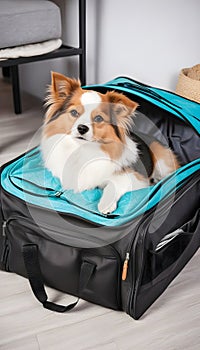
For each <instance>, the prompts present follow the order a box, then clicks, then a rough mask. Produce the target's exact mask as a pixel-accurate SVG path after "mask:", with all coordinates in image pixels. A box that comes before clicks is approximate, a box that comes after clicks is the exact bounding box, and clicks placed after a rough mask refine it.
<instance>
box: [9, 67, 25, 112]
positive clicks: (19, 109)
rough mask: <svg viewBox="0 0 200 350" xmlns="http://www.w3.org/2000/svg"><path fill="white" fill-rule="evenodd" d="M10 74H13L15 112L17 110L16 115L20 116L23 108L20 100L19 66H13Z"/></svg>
mask: <svg viewBox="0 0 200 350" xmlns="http://www.w3.org/2000/svg"><path fill="white" fill-rule="evenodd" d="M10 73H11V79H12V89H13V102H14V110H15V114H20V113H21V112H22V107H21V98H20V86H19V71H18V65H16V66H11V67H10Z"/></svg>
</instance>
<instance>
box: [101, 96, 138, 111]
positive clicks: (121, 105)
mask: <svg viewBox="0 0 200 350" xmlns="http://www.w3.org/2000/svg"><path fill="white" fill-rule="evenodd" d="M106 97H107V99H108V102H109V103H112V104H115V106H113V107H115V111H116V112H117V113H118V114H126V115H127V114H128V115H133V113H134V112H135V110H136V108H137V107H138V103H137V102H135V101H132V100H130V98H128V97H126V96H125V95H123V94H122V93H118V92H115V91H108V92H107V93H106Z"/></svg>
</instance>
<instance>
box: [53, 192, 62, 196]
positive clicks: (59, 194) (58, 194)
mask: <svg viewBox="0 0 200 350" xmlns="http://www.w3.org/2000/svg"><path fill="white" fill-rule="evenodd" d="M62 194H63V191H57V192H56V193H55V196H56V197H60V196H61V195H62Z"/></svg>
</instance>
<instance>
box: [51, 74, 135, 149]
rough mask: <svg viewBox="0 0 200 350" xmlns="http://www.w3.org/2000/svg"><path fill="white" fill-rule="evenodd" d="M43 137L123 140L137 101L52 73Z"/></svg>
mask: <svg viewBox="0 0 200 350" xmlns="http://www.w3.org/2000/svg"><path fill="white" fill-rule="evenodd" d="M46 105H47V107H48V109H47V113H46V118H45V124H44V137H50V136H53V135H55V134H59V133H62V134H63V133H66V134H70V135H71V136H72V137H73V138H76V139H77V141H78V140H80V142H83V141H88V142H99V143H100V144H102V145H103V144H104V145H106V144H110V143H112V142H117V143H123V142H124V140H125V135H126V134H127V131H128V129H129V128H130V125H131V123H132V117H133V114H134V111H135V109H136V108H137V106H138V104H137V103H136V102H134V101H131V100H130V99H129V98H127V97H126V96H124V95H123V94H121V93H117V92H114V91H108V92H107V93H105V94H101V93H99V92H96V91H92V90H85V89H82V88H81V86H80V82H79V81H78V80H75V79H70V78H67V77H65V76H64V75H62V74H59V73H54V72H53V73H52V82H51V85H50V88H49V95H48V97H47V102H46Z"/></svg>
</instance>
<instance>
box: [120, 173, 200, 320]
mask: <svg viewBox="0 0 200 350" xmlns="http://www.w3.org/2000/svg"><path fill="white" fill-rule="evenodd" d="M198 181H199V178H197V180H196V181H194V182H192V184H191V185H190V186H189V187H188V188H187V191H189V190H190V189H191V188H192V187H193V186H194V185H195V184H196V183H197V182H198ZM179 191H180V189H178V190H177V193H178V192H179ZM187 191H186V192H187ZM179 199H180V198H179ZM174 203H175V202H174ZM152 209H153V208H152ZM152 209H151V211H152V212H151V213H149V215H148V216H147V217H145V218H144V219H143V220H141V221H140V223H139V225H138V227H137V229H136V234H135V236H134V239H133V240H131V241H130V243H129V245H128V248H127V252H126V257H125V260H124V265H123V266H125V267H124V269H125V272H124V277H127V273H128V262H129V260H130V257H131V253H132V249H133V246H134V243H135V244H136V243H137V237H138V236H139V233H140V232H141V234H140V238H141V241H143V242H144V239H145V236H146V230H142V231H141V225H142V226H143V227H144V224H146V225H145V227H146V228H147V227H148V222H150V221H151V218H152V216H153V215H154V214H155V212H154V210H152ZM162 210H163V207H162ZM138 232H139V233H138ZM140 258H141V260H140V262H139V265H140V266H142V265H143V261H144V250H143V251H142V252H141V256H140ZM140 275H141V274H140ZM122 276H123V274H122ZM125 279H126V278H125ZM125 279H123V281H125ZM138 281H139V279H138V280H137V281H135V283H132V288H130V292H129V295H128V297H127V300H128V303H127V304H128V305H127V308H126V312H127V313H128V314H130V311H131V301H132V298H133V293H134V291H135V289H136V288H137V285H136V284H138V283H139V282H138Z"/></svg>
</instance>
